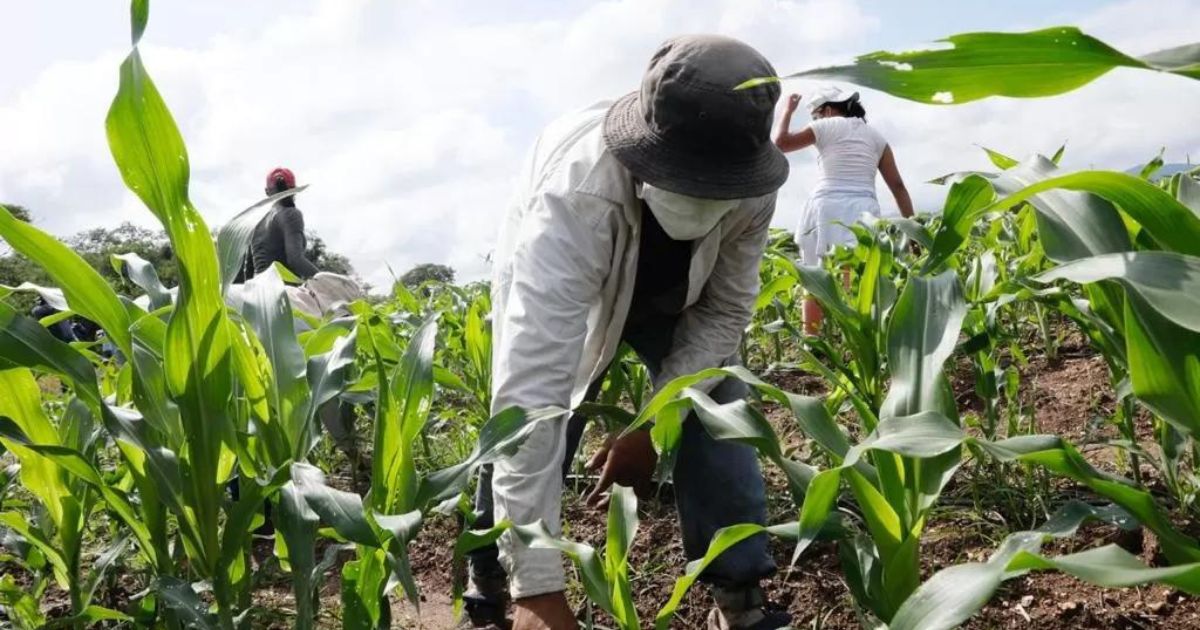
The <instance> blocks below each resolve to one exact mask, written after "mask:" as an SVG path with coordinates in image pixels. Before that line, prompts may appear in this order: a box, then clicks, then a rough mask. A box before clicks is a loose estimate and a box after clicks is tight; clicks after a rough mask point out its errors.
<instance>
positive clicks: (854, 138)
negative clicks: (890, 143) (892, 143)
mask: <svg viewBox="0 0 1200 630" xmlns="http://www.w3.org/2000/svg"><path fill="white" fill-rule="evenodd" d="M809 128H810V129H812V130H813V135H814V136H816V139H817V142H816V146H817V166H819V167H820V168H821V177H820V179H819V180H818V182H817V187H816V190H815V191H814V192H816V191H821V192H833V191H838V190H856V191H857V190H871V191H874V190H875V173H876V172H877V171H878V170H879V159H880V158H881V157H883V150H884V149H886V148H887V140H885V139H884V138H883V135H882V134H880V133H879V132H878V131H876V130H875V128H874V127H871V126H870V125H868V124H867V122H866V121H865V120H863V119H861V118H851V117H843V116H833V117H830V118H821V119H819V120H814V121H812V123H810V124H809Z"/></svg>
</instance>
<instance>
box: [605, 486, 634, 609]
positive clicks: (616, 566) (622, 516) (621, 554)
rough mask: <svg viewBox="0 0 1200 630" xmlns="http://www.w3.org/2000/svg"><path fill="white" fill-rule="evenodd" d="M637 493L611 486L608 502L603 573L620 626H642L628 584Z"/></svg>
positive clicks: (623, 487)
mask: <svg viewBox="0 0 1200 630" xmlns="http://www.w3.org/2000/svg"><path fill="white" fill-rule="evenodd" d="M637 530H638V516H637V496H635V495H634V493H633V489H632V488H627V487H625V486H619V485H614V486H613V489H612V495H611V496H610V498H609V503H608V537H607V542H606V543H605V545H604V563H605V572H606V573H607V575H608V578H609V580H610V582H611V583H612V602H613V612H614V613H615V614H614V615H613V616H614V617H615V618H616V619H617V623H618V625H620V626H621V627H622V628H631V629H633V628H641V622H640V621H639V620H638V614H637V606H636V605H635V602H634V599H633V591H632V589H631V587H630V583H629V548H630V547H631V546H633V539H634V538H635V537H636V536H637Z"/></svg>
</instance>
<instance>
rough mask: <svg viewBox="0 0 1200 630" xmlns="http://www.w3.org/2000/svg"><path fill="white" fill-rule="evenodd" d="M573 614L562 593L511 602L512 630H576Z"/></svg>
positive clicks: (576, 624)
mask: <svg viewBox="0 0 1200 630" xmlns="http://www.w3.org/2000/svg"><path fill="white" fill-rule="evenodd" d="M578 628H579V623H578V622H577V621H575V613H573V612H571V605H570V604H568V603H567V596H566V595H564V594H563V592H562V591H559V592H557V593H546V594H544V595H534V596H533V597H523V598H521V599H518V600H516V601H514V602H513V625H512V630H578Z"/></svg>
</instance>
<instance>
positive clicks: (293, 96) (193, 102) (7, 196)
mask: <svg viewBox="0 0 1200 630" xmlns="http://www.w3.org/2000/svg"><path fill="white" fill-rule="evenodd" d="M1172 1H1173V4H1172V3H1168V5H1165V6H1167V8H1168V9H1172V11H1171V12H1172V13H1174V14H1176V15H1177V16H1178V19H1174V20H1151V19H1150V18H1147V17H1145V16H1144V15H1142V14H1144V13H1145V11H1142V12H1140V13H1139V11H1138V10H1137V7H1136V6H1135V5H1137V4H1138V3H1126V4H1123V5H1117V6H1114V7H1111V8H1109V9H1106V10H1104V11H1101V12H1099V13H1097V14H1096V15H1095V16H1093V17H1092V18H1089V19H1090V20H1091V21H1090V22H1088V21H1085V26H1087V27H1088V28H1089V29H1090V30H1093V31H1095V32H1096V33H1097V34H1099V35H1101V36H1102V37H1106V38H1112V39H1113V41H1114V42H1118V43H1120V45H1122V46H1125V45H1128V47H1129V50H1130V51H1131V52H1144V51H1145V50H1147V49H1148V48H1151V47H1156V46H1155V45H1156V44H1157V43H1161V42H1168V43H1174V42H1182V41H1186V40H1188V39H1190V38H1191V35H1190V33H1194V32H1197V29H1196V26H1197V22H1196V20H1197V18H1196V17H1195V16H1196V15H1197V12H1196V11H1180V10H1175V9H1179V8H1180V7H1185V8H1186V4H1187V3H1184V2H1182V1H1180V0H1172ZM233 6H234V5H233V4H232V3H230V4H229V7H230V10H228V11H224V12H221V11H216V12H214V11H212V7H208V8H207V9H205V10H204V12H203V15H202V16H201V17H198V18H197V21H198V24H202V25H204V26H206V27H209V28H212V29H213V30H214V32H213V33H212V36H211V37H206V38H191V39H189V40H188V42H187V45H175V44H174V43H173V42H175V41H179V40H178V39H177V38H168V37H156V30H155V26H156V20H162V21H164V22H165V21H167V20H169V19H172V18H173V16H169V15H166V14H168V13H169V12H183V11H191V10H194V9H191V8H186V7H185V6H183V5H176V4H166V3H163V4H159V5H156V7H155V13H154V14H153V15H152V17H151V24H150V29H149V31H148V34H147V38H146V40H145V41H146V44H145V50H144V57H145V59H146V63H147V66H148V68H149V69H150V71H151V73H152V75H153V76H154V78H155V80H156V81H157V82H158V84H159V87H160V90H161V91H162V92H163V94H164V96H165V97H166V99H167V101H168V104H169V105H170V106H171V108H172V111H173V112H174V114H175V116H176V119H177V121H178V122H179V125H180V127H181V129H182V130H183V133H184V136H185V138H186V139H187V141H188V146H189V150H190V157H191V164H192V197H193V200H194V201H195V203H196V205H197V206H198V207H199V208H200V209H201V210H202V211H203V212H204V213H205V215H206V217H207V218H208V220H209V222H210V223H211V224H217V223H220V222H222V221H224V220H226V219H228V218H229V217H230V216H232V215H233V214H234V213H235V212H237V211H238V210H240V209H241V208H243V207H245V206H247V205H249V204H250V203H253V202H254V201H256V200H257V198H258V196H259V195H260V193H261V190H262V187H263V181H262V180H263V177H264V176H265V174H266V172H267V171H268V170H269V169H270V168H272V167H274V166H276V165H287V166H289V167H291V168H293V170H295V172H296V173H297V176H298V178H299V179H300V180H301V181H303V182H306V183H310V184H311V188H310V189H309V190H308V191H306V192H305V193H304V194H303V195H302V197H301V200H300V204H301V207H302V208H303V209H304V210H305V211H306V220H307V222H308V225H309V226H310V227H311V228H313V229H314V230H316V231H317V232H318V233H320V234H321V235H322V236H323V237H324V238H325V239H326V241H327V242H328V243H329V244H330V246H331V247H332V248H333V249H334V250H335V251H340V252H344V253H346V254H347V255H349V256H350V257H351V260H352V261H353V262H354V264H355V266H356V267H357V268H358V269H359V271H360V273H362V274H363V275H364V277H366V278H367V279H368V280H369V281H370V282H372V283H373V284H375V285H377V286H379V285H386V284H387V282H388V281H389V275H388V272H387V265H388V264H390V265H391V266H392V268H393V269H394V270H395V271H396V272H397V273H399V272H402V271H404V270H405V269H406V268H407V267H409V266H411V265H414V264H417V263H420V262H426V261H434V262H441V263H446V264H450V265H452V266H454V267H455V268H457V269H458V270H459V271H460V277H464V278H477V277H480V276H482V275H484V274H485V273H486V263H485V262H484V259H483V257H484V256H485V255H486V254H487V252H488V251H489V250H490V249H491V247H492V243H493V241H494V239H495V237H496V229H497V226H498V225H499V222H500V218H501V216H502V214H503V212H504V209H505V203H506V201H507V200H508V198H509V195H510V193H511V190H510V182H511V179H512V177H513V175H514V174H515V170H516V166H517V164H518V163H519V161H520V159H521V157H522V156H523V155H524V153H525V151H526V149H527V147H528V146H529V144H530V143H531V142H532V140H533V137H534V135H535V134H536V133H537V131H538V129H539V128H540V127H541V126H542V125H544V124H545V123H546V122H548V121H549V120H550V119H552V118H553V117H554V116H556V115H557V114H559V113H561V112H563V111H565V110H567V109H571V108H575V107H580V106H583V105H587V104H589V103H591V102H594V101H595V100H598V99H601V98H610V97H615V96H618V95H620V94H622V93H624V92H627V91H629V90H632V89H634V88H635V87H636V86H637V83H638V80H639V78H640V76H641V73H642V71H643V70H644V69H645V65H646V62H647V60H648V58H649V55H650V53H651V52H652V51H653V49H654V47H655V46H656V45H657V44H658V43H659V42H660V41H661V40H663V39H665V38H666V37H668V36H670V35H674V34H677V33H681V32H704V31H710V32H722V33H725V34H729V35H733V36H736V37H740V38H742V39H744V40H746V41H748V42H749V43H751V44H753V45H754V46H756V47H758V48H759V49H760V50H761V51H763V53H764V54H766V55H767V56H768V57H769V58H771V59H772V60H773V62H774V63H775V65H776V68H777V69H778V70H779V71H781V72H787V71H792V70H798V69H801V68H805V67H811V66H813V65H819V64H824V63H829V62H832V61H834V60H838V59H844V58H846V57H849V56H850V55H851V54H854V53H858V52H863V51H866V50H872V49H874V48H875V47H876V46H873V45H872V43H871V37H872V35H873V34H877V33H879V32H880V31H881V30H882V29H884V28H886V26H887V25H885V24H883V23H881V22H880V20H879V19H877V18H875V17H873V16H872V15H870V14H869V12H868V11H867V10H866V9H864V8H863V6H862V5H860V4H859V3H858V2H854V1H849V0H797V1H787V0H782V1H780V0H742V1H738V0H703V1H695V2H683V1H674V2H671V1H666V0H609V1H606V2H600V3H571V2H566V3H559V4H556V5H555V6H554V8H553V10H550V9H548V10H532V9H529V8H526V7H524V6H523V5H520V4H519V3H511V4H498V5H495V6H493V7H490V8H489V9H488V10H487V11H486V12H483V13H481V11H480V10H479V8H478V7H476V6H475V5H474V4H473V3H469V2H465V1H464V2H454V1H450V2H434V1H432V0H422V1H418V2H410V3H387V2H365V1H353V2H346V1H335V0H324V1H320V2H316V3H315V4H313V5H311V6H307V7H295V6H294V4H293V3H288V4H287V5H284V4H283V3H282V2H280V3H279V5H278V6H279V8H280V9H282V8H283V7H284V6H286V7H288V9H287V10H286V11H282V10H281V11H280V13H282V14H284V15H285V17H281V18H277V19H274V20H271V21H267V22H264V23H263V24H262V27H261V28H260V29H250V30H248V29H246V28H244V25H240V24H235V21H236V20H237V19H238V11H237V10H234V9H233ZM1193 6H1194V5H1193ZM195 10H197V11H198V9H195ZM256 10H261V9H256ZM197 15H198V16H200V14H199V13H197ZM164 16H165V17H164ZM201 18H202V19H201ZM221 20H227V21H228V23H225V22H222V21H221ZM1002 26H1003V25H1000V26H998V27H1002ZM1189 29H1190V31H1189ZM225 32H228V33H237V35H236V36H233V35H226V34H225ZM64 45H66V44H64ZM122 54H123V51H120V50H103V51H92V52H91V54H90V57H91V58H92V60H91V61H84V62H80V61H63V62H59V63H55V64H52V65H50V66H49V67H47V69H46V70H45V71H43V72H42V73H41V74H40V76H38V77H37V79H36V80H34V81H32V82H30V83H29V84H28V85H26V86H25V87H24V88H22V89H20V90H18V91H17V92H15V93H13V94H11V95H10V96H8V97H0V138H4V146H3V150H0V200H6V201H12V202H16V203H21V204H23V205H26V206H29V207H31V208H32V209H33V210H34V211H35V214H36V216H37V217H38V220H39V221H40V222H41V224H42V225H44V226H45V227H47V228H48V229H51V230H52V231H55V232H58V233H64V234H65V233H70V232H72V231H75V230H78V229H83V228H85V227H90V226H93V225H97V224H115V223H117V222H119V221H121V220H125V219H131V220H135V221H136V222H138V223H141V224H150V223H151V222H152V221H153V219H152V217H151V216H150V214H149V213H148V212H146V211H145V209H144V208H142V207H141V206H140V204H139V203H138V202H137V200H136V198H134V197H133V196H132V195H131V194H129V193H127V192H125V191H124V190H123V188H122V186H121V183H120V179H119V177H118V176H117V174H116V169H115V168H114V167H113V166H112V165H111V160H110V158H109V155H108V150H107V147H106V146H105V141H104V132H103V118H104V114H105V111H106V109H107V107H108V102H109V100H110V99H111V96H112V93H113V91H114V90H115V88H116V69H117V65H118V63H119V60H120V57H121V55H122ZM813 87H815V86H814V85H813V84H807V83H801V82H796V83H795V85H792V84H789V85H786V86H785V89H790V88H796V89H798V90H800V91H806V90H811V89H812V88H813ZM864 97H865V99H866V102H867V106H868V108H869V110H870V112H871V120H872V122H873V124H877V125H879V126H880V128H881V129H883V130H884V131H885V133H886V134H887V135H888V137H889V138H890V140H891V142H892V144H893V146H894V147H895V150H896V152H897V155H898V156H899V158H900V163H901V167H902V170H903V172H904V173H905V175H906V178H907V179H908V180H909V182H910V186H911V187H912V188H913V189H914V192H915V193H916V196H917V198H918V201H919V202H920V203H921V205H922V207H924V208H930V207H933V206H936V205H937V203H938V201H939V200H940V195H941V194H942V193H941V191H940V190H938V189H935V188H933V187H928V186H923V185H919V184H918V183H917V182H919V181H922V180H925V179H929V178H931V177H934V176H936V175H940V174H942V173H943V172H946V171H950V170H956V169H962V168H969V167H983V166H985V165H986V162H985V161H984V160H983V158H982V154H981V153H979V151H978V150H977V149H976V148H974V147H973V146H972V143H980V144H985V145H988V146H992V147H994V148H996V149H998V150H1002V151H1007V152H1010V153H1013V154H1016V155H1018V156H1020V155H1023V154H1027V153H1030V152H1033V151H1050V150H1053V148H1055V147H1057V146H1058V143H1060V142H1061V141H1062V140H1064V139H1069V140H1070V141H1071V147H1070V151H1069V152H1068V163H1069V164H1070V165H1072V166H1075V167H1084V166H1088V165H1089V163H1092V162H1094V163H1095V164H1097V165H1102V166H1124V165H1126V164H1127V163H1133V162H1136V161H1138V160H1141V159H1145V158H1148V157H1150V156H1152V155H1153V154H1154V152H1156V151H1157V149H1158V147H1159V146H1167V147H1168V157H1169V158H1172V159H1182V154H1183V153H1184V152H1192V153H1193V154H1196V153H1200V131H1198V130H1197V126H1196V125H1195V124H1194V122H1195V115H1194V114H1192V113H1190V112H1191V111H1194V110H1195V105H1196V104H1197V103H1198V102H1200V84H1196V83H1189V82H1187V81H1186V80H1184V79H1179V78H1176V77H1168V76H1153V75H1148V74H1147V73H1136V72H1118V73H1113V74H1112V75H1111V76H1109V77H1105V78H1104V79H1102V80H1101V81H1100V82H1098V83H1097V84H1095V85H1093V86H1089V87H1088V88H1085V89H1084V90H1080V91H1079V92H1077V93H1075V94H1072V95H1068V96H1064V97H1059V98H1055V99H1044V100H1038V101H1011V100H990V101H985V102H982V103H975V104H969V105H963V106H956V107H930V106H925V105H917V104H913V103H908V102H905V101H899V100H897V99H893V98H891V97H887V96H884V95H881V94H876V93H870V92H867V93H864ZM1186 121H1191V123H1190V124H1189V123H1187V122H1186ZM792 163H793V175H792V178H791V181H790V182H789V183H788V185H787V186H786V187H785V189H784V190H783V192H782V195H781V202H780V206H779V216H778V218H777V224H779V225H781V226H789V225H791V224H792V223H793V222H794V221H795V218H796V216H797V214H798V212H799V208H800V207H801V205H802V204H803V201H804V198H805V195H806V192H807V189H808V187H809V186H811V182H812V181H813V179H814V167H813V156H812V155H809V154H800V155H796V156H794V157H793V158H792ZM881 192H883V191H881Z"/></svg>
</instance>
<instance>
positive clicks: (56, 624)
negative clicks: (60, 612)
mask: <svg viewBox="0 0 1200 630" xmlns="http://www.w3.org/2000/svg"><path fill="white" fill-rule="evenodd" d="M102 621H118V622H123V623H131V622H133V617H130V616H129V615H126V614H125V613H123V612H119V611H116V610H112V609H111V608H105V607H103V606H87V607H86V608H84V609H83V611H82V612H80V613H79V614H78V615H72V616H70V617H63V618H61V619H55V620H53V621H51V622H50V623H47V624H46V625H44V626H42V628H45V629H47V630H49V629H51V628H68V627H77V626H90V625H92V624H97V623H100V622H102Z"/></svg>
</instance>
